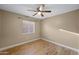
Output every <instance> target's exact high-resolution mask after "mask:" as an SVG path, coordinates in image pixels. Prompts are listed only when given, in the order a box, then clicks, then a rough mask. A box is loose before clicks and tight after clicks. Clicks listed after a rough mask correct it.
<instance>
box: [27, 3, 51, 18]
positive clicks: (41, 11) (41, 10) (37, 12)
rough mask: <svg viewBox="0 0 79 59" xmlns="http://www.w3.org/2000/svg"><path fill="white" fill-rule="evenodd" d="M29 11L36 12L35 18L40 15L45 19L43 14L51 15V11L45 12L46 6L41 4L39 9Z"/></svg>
mask: <svg viewBox="0 0 79 59" xmlns="http://www.w3.org/2000/svg"><path fill="white" fill-rule="evenodd" d="M28 11H33V12H35V14H34V15H33V16H35V15H37V14H39V15H41V16H42V17H44V14H43V13H51V10H45V5H44V4H41V5H40V6H39V7H38V8H36V10H28Z"/></svg>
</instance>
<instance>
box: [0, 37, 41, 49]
mask: <svg viewBox="0 0 79 59" xmlns="http://www.w3.org/2000/svg"><path fill="white" fill-rule="evenodd" d="M38 39H40V38H36V39H32V40H29V41H26V42H21V43H17V44H14V45H10V46H6V47H3V48H0V51H3V50H6V49H9V48H13V47H16V46H19V45H22V44H25V43H29V42H32V41H35V40H38Z"/></svg>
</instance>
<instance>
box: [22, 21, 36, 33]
mask: <svg viewBox="0 0 79 59" xmlns="http://www.w3.org/2000/svg"><path fill="white" fill-rule="evenodd" d="M25 22H26V23H28V24H33V30H32V32H27V33H26V32H25V33H24V28H23V26H24V25H23V24H24V23H25ZM28 30H29V29H28ZM35 30H36V23H35V22H34V21H29V20H22V34H33V33H35Z"/></svg>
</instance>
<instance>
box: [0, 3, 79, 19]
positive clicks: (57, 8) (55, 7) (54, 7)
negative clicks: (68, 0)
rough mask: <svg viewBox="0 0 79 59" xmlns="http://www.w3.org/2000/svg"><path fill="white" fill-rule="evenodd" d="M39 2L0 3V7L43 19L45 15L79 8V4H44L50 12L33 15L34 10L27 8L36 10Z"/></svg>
mask: <svg viewBox="0 0 79 59" xmlns="http://www.w3.org/2000/svg"><path fill="white" fill-rule="evenodd" d="M39 6H40V5H39V4H0V9H2V10H6V11H10V12H15V13H19V14H22V15H25V16H30V17H34V18H38V19H44V18H47V17H51V16H55V15H59V14H63V13H66V12H69V11H72V10H76V9H79V4H45V6H46V7H45V9H46V10H51V11H52V12H51V13H44V17H41V16H40V15H38V14H37V15H36V16H33V14H34V12H32V11H27V10H36V8H37V7H39Z"/></svg>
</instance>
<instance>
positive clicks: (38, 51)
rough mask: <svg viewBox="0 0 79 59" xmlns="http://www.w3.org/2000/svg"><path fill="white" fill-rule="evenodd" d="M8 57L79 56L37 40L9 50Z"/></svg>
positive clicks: (73, 52) (7, 51)
mask: <svg viewBox="0 0 79 59" xmlns="http://www.w3.org/2000/svg"><path fill="white" fill-rule="evenodd" d="M3 52H6V54H8V55H77V52H75V51H72V50H69V49H66V48H63V47H59V46H57V45H55V44H52V43H50V42H47V41H44V40H41V39H39V40H36V41H33V42H30V43H26V44H23V45H20V46H17V47H14V48H10V49H7V50H5V51H3Z"/></svg>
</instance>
